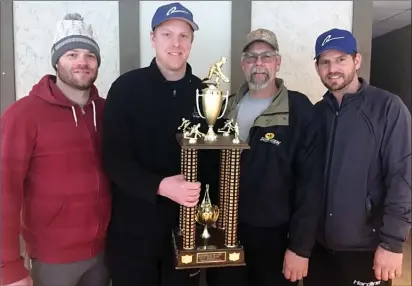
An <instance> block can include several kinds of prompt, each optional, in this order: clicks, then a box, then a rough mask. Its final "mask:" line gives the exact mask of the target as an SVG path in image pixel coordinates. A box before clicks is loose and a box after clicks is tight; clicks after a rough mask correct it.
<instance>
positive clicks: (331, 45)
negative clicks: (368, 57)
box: [315, 28, 358, 59]
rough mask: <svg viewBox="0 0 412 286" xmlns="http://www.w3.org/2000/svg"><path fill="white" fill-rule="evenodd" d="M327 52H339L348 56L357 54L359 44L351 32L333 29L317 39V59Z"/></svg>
mask: <svg viewBox="0 0 412 286" xmlns="http://www.w3.org/2000/svg"><path fill="white" fill-rule="evenodd" d="M327 50H338V51H342V52H344V53H346V54H352V53H357V52H358V48H357V43H356V39H355V37H354V36H353V35H352V33H351V32H349V31H347V30H341V29H336V28H335V29H332V30H329V31H326V32H324V33H323V34H321V35H320V36H319V37H318V38H317V39H316V45H315V54H316V55H315V59H316V58H318V57H319V56H320V55H321V54H322V53H323V52H325V51H327Z"/></svg>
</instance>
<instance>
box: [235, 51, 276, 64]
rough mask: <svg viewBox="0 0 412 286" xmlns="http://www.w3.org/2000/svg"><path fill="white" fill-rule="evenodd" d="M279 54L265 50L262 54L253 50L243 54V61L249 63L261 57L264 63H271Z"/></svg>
mask: <svg viewBox="0 0 412 286" xmlns="http://www.w3.org/2000/svg"><path fill="white" fill-rule="evenodd" d="M278 55H279V54H278V53H270V52H264V53H260V54H258V53H252V52H245V53H243V54H242V59H243V61H245V62H246V63H249V64H252V63H256V62H257V60H258V59H259V58H260V59H261V61H262V62H263V63H270V62H272V61H273V60H274V58H275V57H276V56H278Z"/></svg>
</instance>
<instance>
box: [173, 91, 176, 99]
mask: <svg viewBox="0 0 412 286" xmlns="http://www.w3.org/2000/svg"><path fill="white" fill-rule="evenodd" d="M173 97H176V89H174V90H173Z"/></svg>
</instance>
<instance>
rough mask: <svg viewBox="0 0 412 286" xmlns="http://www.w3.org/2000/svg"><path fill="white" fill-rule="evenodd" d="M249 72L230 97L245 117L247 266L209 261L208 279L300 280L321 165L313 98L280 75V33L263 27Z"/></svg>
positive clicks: (249, 56)
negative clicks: (218, 266)
mask: <svg viewBox="0 0 412 286" xmlns="http://www.w3.org/2000/svg"><path fill="white" fill-rule="evenodd" d="M241 64H242V69H243V72H244V74H245V77H246V83H244V84H243V85H242V86H241V87H240V89H239V91H238V92H237V93H236V94H234V95H232V96H231V97H230V103H229V107H228V112H227V116H226V117H227V118H228V119H232V120H233V122H234V123H235V122H237V123H238V125H239V133H240V134H239V135H240V139H241V140H244V141H247V142H248V143H249V145H250V147H251V149H250V150H247V151H243V153H242V158H241V165H240V170H241V174H240V199H239V200H240V206H239V211H240V214H239V219H240V225H239V232H240V234H239V235H240V242H241V243H242V245H243V246H244V251H245V260H246V273H245V275H246V276H245V275H244V274H243V273H242V272H243V269H242V268H241V267H237V268H227V269H216V270H215V269H209V270H208V282H209V285H211V286H215V285H229V282H230V281H232V282H233V281H235V280H236V282H234V283H233V284H236V285H248V286H252V285H259V286H266V285H297V283H298V282H297V281H298V280H301V279H302V278H303V277H304V276H306V272H307V267H308V258H309V256H310V253H311V249H312V246H313V244H314V241H315V238H316V227H317V221H318V217H317V210H318V209H319V205H320V195H321V181H322V178H321V174H322V165H321V162H320V161H319V158H321V157H320V156H319V155H318V151H319V150H320V149H318V146H317V137H316V128H315V126H312V117H313V105H312V104H311V102H310V101H309V99H308V98H307V97H306V96H305V95H303V94H302V93H299V92H297V91H292V90H288V89H287V88H286V86H285V84H284V82H283V80H282V79H280V78H278V77H277V72H278V71H279V69H280V65H281V57H280V55H279V45H278V41H277V38H276V35H275V34H274V33H273V32H272V31H269V30H266V29H257V30H254V31H252V32H250V33H249V34H248V35H247V37H246V45H245V46H244V49H243V53H242V57H241Z"/></svg>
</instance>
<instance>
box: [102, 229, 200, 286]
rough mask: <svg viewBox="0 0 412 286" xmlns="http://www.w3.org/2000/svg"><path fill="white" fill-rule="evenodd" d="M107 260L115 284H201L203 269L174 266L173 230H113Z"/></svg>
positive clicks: (190, 285)
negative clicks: (157, 232)
mask: <svg viewBox="0 0 412 286" xmlns="http://www.w3.org/2000/svg"><path fill="white" fill-rule="evenodd" d="M107 254H108V264H109V270H110V274H111V278H112V286H125V285H136V286H137V285H145V286H175V285H176V286H198V285H199V281H200V270H199V269H190V270H175V265H174V261H175V260H174V253H173V247H172V236H171V232H169V233H168V234H164V235H161V236H157V237H156V236H153V235H150V236H146V237H142V236H133V235H130V234H125V233H116V234H114V233H110V234H109V237H108V247H107Z"/></svg>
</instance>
